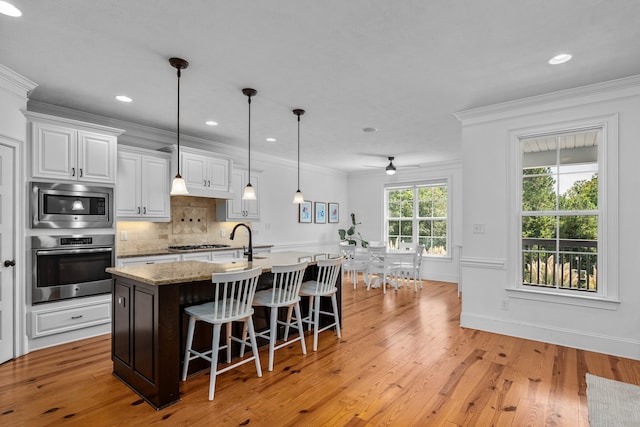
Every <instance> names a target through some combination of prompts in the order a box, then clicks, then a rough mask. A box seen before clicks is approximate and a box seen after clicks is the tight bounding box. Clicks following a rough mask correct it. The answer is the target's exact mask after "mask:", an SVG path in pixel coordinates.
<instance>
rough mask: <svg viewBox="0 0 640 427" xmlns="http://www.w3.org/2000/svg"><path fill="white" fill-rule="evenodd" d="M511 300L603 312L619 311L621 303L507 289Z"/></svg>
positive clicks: (600, 298)
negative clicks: (571, 306) (586, 308)
mask: <svg viewBox="0 0 640 427" xmlns="http://www.w3.org/2000/svg"><path fill="white" fill-rule="evenodd" d="M506 291H507V295H509V297H511V298H518V299H527V300H531V301H542V302H550V303H555V304H563V305H577V306H580V307H591V308H599V309H602V310H617V309H618V307H620V301H617V300H611V299H605V298H602V297H594V296H586V295H566V294H560V293H555V292H545V291H539V290H531V289H517V288H510V289H506Z"/></svg>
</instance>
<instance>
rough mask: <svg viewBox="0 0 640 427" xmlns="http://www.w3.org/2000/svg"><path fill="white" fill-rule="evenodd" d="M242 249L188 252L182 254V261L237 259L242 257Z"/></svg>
mask: <svg viewBox="0 0 640 427" xmlns="http://www.w3.org/2000/svg"><path fill="white" fill-rule="evenodd" d="M241 252H242V251H238V250H235V249H234V250H228V251H211V252H189V253H187V254H182V255H181V257H182V261H223V260H237V259H238V258H242V253H241Z"/></svg>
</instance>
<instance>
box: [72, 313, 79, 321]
mask: <svg viewBox="0 0 640 427" xmlns="http://www.w3.org/2000/svg"><path fill="white" fill-rule="evenodd" d="M78 319H82V314H79V315H77V316H71V320H78Z"/></svg>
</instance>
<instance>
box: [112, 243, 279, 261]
mask: <svg viewBox="0 0 640 427" xmlns="http://www.w3.org/2000/svg"><path fill="white" fill-rule="evenodd" d="M271 247H273V245H253V248H254V249H256V248H271ZM243 249H245V247H244V246H229V247H226V248H206V249H191V250H188V251H179V250H172V249H169V248H162V249H148V250H136V251H126V252H124V251H118V252H117V253H116V258H134V257H137V256H153V255H172V254H188V253H192V252H217V251H235V250H243Z"/></svg>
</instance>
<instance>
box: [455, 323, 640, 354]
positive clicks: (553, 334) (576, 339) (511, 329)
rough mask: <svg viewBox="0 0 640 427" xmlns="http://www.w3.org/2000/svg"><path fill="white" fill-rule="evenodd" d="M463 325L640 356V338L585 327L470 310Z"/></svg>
mask: <svg viewBox="0 0 640 427" xmlns="http://www.w3.org/2000/svg"><path fill="white" fill-rule="evenodd" d="M460 326H462V327H463V328H471V329H479V330H482V331H487V332H493V333H496V334H502V335H508V336H513V337H518V338H525V339H528V340H533V341H542V342H546V343H550V344H556V345H562V346H566V347H573V348H578V349H581V350H588V351H594V352H597V353H604V354H610V355H613V356H620V357H626V358H629V359H634V360H640V341H639V340H630V339H626V338H620V337H614V336H605V335H598V334H587V333H585V332H583V331H575V330H570V329H563V328H558V327H550V326H549V325H543V324H536V323H530V322H510V321H505V320H504V319H499V318H494V317H491V316H486V315H476V314H468V313H467V314H462V315H461V316H460Z"/></svg>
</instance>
